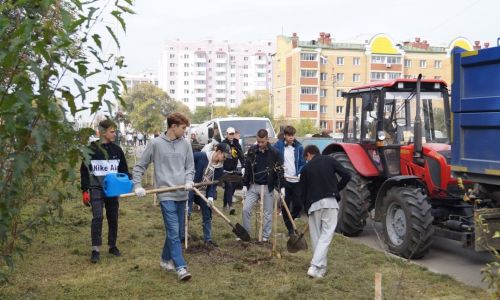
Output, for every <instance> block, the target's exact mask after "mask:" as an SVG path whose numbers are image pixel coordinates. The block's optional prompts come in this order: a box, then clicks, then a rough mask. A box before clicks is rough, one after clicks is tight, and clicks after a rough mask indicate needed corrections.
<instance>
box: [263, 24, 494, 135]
mask: <svg viewBox="0 0 500 300" xmlns="http://www.w3.org/2000/svg"><path fill="white" fill-rule="evenodd" d="M455 46H460V47H462V48H465V49H467V50H472V49H478V48H481V46H480V44H479V42H475V43H474V45H473V44H472V43H471V42H469V41H468V40H467V39H464V38H456V39H454V40H453V41H451V43H449V45H447V46H445V47H435V46H431V45H429V44H428V43H427V41H425V40H421V39H420V38H416V39H415V40H414V41H413V42H409V41H407V42H403V43H395V42H394V40H393V39H391V38H390V37H389V36H387V35H385V34H378V35H375V36H374V37H372V38H371V39H369V40H366V41H365V42H363V43H345V42H336V41H333V40H332V38H331V36H330V34H328V33H323V32H322V33H320V35H319V38H318V39H316V40H312V41H300V40H299V38H298V36H297V34H295V33H294V34H293V35H292V36H291V37H286V36H278V37H277V43H276V47H277V50H276V54H275V55H274V56H273V87H272V96H271V100H272V103H271V106H272V109H273V116H274V118H275V119H281V120H301V119H310V120H313V121H314V122H315V124H316V126H318V127H320V128H322V129H327V130H329V131H333V132H342V129H343V127H344V118H345V114H344V113H345V101H344V100H343V98H342V92H343V91H348V90H349V89H351V88H353V87H355V86H360V85H364V84H368V83H371V82H374V81H385V80H392V79H397V78H416V77H417V76H418V74H420V73H421V74H422V75H423V78H427V79H441V80H444V81H445V82H447V83H448V84H449V83H450V81H451V60H450V52H451V49H453V47H455ZM484 46H485V47H488V46H489V45H488V44H487V43H485V44H484Z"/></svg>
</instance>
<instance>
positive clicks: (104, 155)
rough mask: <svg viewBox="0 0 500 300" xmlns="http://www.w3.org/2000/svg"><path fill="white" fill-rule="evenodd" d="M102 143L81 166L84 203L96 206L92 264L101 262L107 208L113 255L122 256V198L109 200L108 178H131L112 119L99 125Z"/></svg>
mask: <svg viewBox="0 0 500 300" xmlns="http://www.w3.org/2000/svg"><path fill="white" fill-rule="evenodd" d="M99 133H100V141H98V142H93V143H91V144H90V146H89V150H90V157H88V158H87V157H86V158H85V159H84V160H83V162H82V165H81V167H80V175H81V187H82V195H83V204H84V205H86V206H89V205H90V206H91V207H92V216H93V217H92V225H91V227H90V233H91V237H92V254H91V257H90V261H91V262H92V263H97V262H98V261H99V256H100V255H99V247H100V246H101V245H102V237H101V235H102V219H103V208H106V219H107V220H108V229H109V230H108V231H109V232H108V245H109V253H111V254H113V255H115V256H121V253H120V250H118V248H117V247H116V237H117V235H118V206H119V203H118V197H112V198H107V197H105V196H104V192H103V180H104V176H106V175H107V174H109V173H126V174H128V176H129V178H130V177H131V176H130V173H129V172H128V166H127V161H126V160H125V154H124V153H123V151H122V149H121V148H120V146H118V145H116V144H115V143H113V141H114V140H115V138H116V124H115V123H114V122H113V121H111V120H104V121H102V122H100V123H99Z"/></svg>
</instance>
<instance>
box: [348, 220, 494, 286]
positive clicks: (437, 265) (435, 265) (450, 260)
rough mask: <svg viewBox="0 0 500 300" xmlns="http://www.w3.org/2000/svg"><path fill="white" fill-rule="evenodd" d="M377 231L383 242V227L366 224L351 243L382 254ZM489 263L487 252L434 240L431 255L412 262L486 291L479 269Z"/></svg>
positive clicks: (451, 242)
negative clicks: (353, 242)
mask: <svg viewBox="0 0 500 300" xmlns="http://www.w3.org/2000/svg"><path fill="white" fill-rule="evenodd" d="M376 231H377V232H378V233H379V236H380V237H381V238H382V236H383V234H382V225H380V223H375V224H374V223H373V222H372V221H371V220H369V221H368V224H367V225H366V227H365V230H364V231H363V233H362V234H361V235H360V236H358V237H355V238H352V239H353V240H354V241H359V242H361V243H363V244H365V245H367V246H370V247H372V248H375V249H377V250H382V249H383V247H384V244H383V242H381V241H379V239H378V237H377V233H376ZM492 259H493V258H492V256H491V255H490V254H489V253H487V252H475V251H474V250H473V249H471V248H462V247H461V245H460V243H458V242H455V241H452V240H448V239H444V238H435V239H434V243H433V245H432V247H431V250H430V252H429V253H428V254H427V255H426V256H425V257H424V258H422V259H418V260H414V261H413V262H414V263H417V264H419V265H422V266H424V267H426V268H427V269H429V270H430V271H432V272H435V273H442V274H447V275H450V276H452V277H453V278H455V279H456V280H458V281H461V282H464V283H466V284H468V285H472V286H477V287H482V288H486V287H487V284H486V283H484V282H481V278H482V275H481V268H483V267H484V266H485V265H486V263H488V262H491V261H492Z"/></svg>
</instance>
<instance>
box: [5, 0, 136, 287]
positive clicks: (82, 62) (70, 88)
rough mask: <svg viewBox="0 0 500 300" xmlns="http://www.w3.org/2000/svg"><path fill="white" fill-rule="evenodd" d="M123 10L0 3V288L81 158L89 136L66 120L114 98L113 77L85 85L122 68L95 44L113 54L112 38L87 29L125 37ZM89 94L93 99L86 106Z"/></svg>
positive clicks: (126, 10)
mask: <svg viewBox="0 0 500 300" xmlns="http://www.w3.org/2000/svg"><path fill="white" fill-rule="evenodd" d="M131 5H132V0H123V1H122V0H117V1H115V2H108V3H107V4H106V5H103V6H98V5H97V4H96V3H95V1H80V0H44V1H36V0H25V1H15V0H4V1H0V281H1V280H2V279H4V278H5V277H4V276H5V266H8V267H10V268H12V267H13V260H12V256H13V254H15V253H18V252H19V251H20V249H22V245H23V244H19V241H25V242H29V241H30V240H31V236H32V234H33V233H34V232H35V231H36V230H37V229H38V227H39V226H40V225H42V224H47V222H49V221H50V218H48V216H53V215H54V214H53V213H54V212H61V205H60V204H61V201H63V199H68V198H70V197H71V195H70V194H69V193H68V189H67V186H68V185H71V183H74V182H73V181H74V180H75V179H76V178H77V175H76V173H75V169H76V168H75V167H76V166H77V164H78V163H79V162H80V160H81V155H87V156H88V152H87V150H85V149H86V148H85V146H86V144H87V141H88V136H89V135H90V134H91V133H90V132H91V131H90V130H81V131H76V130H75V129H73V128H74V127H73V124H72V123H70V122H69V121H68V119H66V117H67V116H71V117H73V118H74V117H75V115H76V113H77V112H79V111H82V110H86V109H88V110H90V111H91V112H93V113H94V112H96V111H98V110H99V108H100V107H101V105H102V104H103V103H109V101H108V100H109V98H108V97H109V95H111V97H115V98H116V99H119V100H120V99H121V97H120V87H121V84H120V82H119V81H120V79H119V78H118V79H116V78H112V77H110V79H109V80H104V81H101V83H98V84H96V85H90V84H88V82H94V78H95V76H96V75H97V74H99V73H101V72H106V71H109V70H113V69H116V68H121V67H122V66H123V65H124V59H123V57H119V56H115V55H113V54H110V53H107V52H106V51H104V50H103V48H102V44H101V40H102V39H103V38H106V39H110V40H112V41H114V42H115V44H116V46H117V47H118V48H119V41H118V39H117V34H116V33H115V31H114V30H113V29H112V28H111V27H110V26H108V25H105V24H104V23H102V27H103V28H104V29H105V34H106V35H105V36H101V35H100V34H98V33H97V32H96V30H97V28H98V27H99V26H94V25H96V24H97V23H99V22H101V20H103V18H104V17H105V16H109V17H111V18H114V19H115V20H116V21H117V22H118V23H119V24H120V25H121V29H122V30H125V22H124V19H123V16H124V15H126V14H130V13H133V11H132V10H131V9H130V6H131ZM91 91H93V92H96V96H95V97H92V99H89V98H90V96H89V93H90V92H91ZM108 91H110V92H111V93H108ZM80 102H81V103H83V105H79V104H78V103H80ZM66 108H68V111H66ZM28 209H29V211H28Z"/></svg>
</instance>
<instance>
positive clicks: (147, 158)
mask: <svg viewBox="0 0 500 300" xmlns="http://www.w3.org/2000/svg"><path fill="white" fill-rule="evenodd" d="M153 153H154V149H153V143H149V144H148V145H147V146H146V149H144V152H143V153H142V156H141V159H140V160H139V162H138V163H137V165H135V166H134V168H133V169H132V181H133V182H134V188H142V183H141V182H142V176H144V173H145V172H146V170H147V169H148V166H149V164H150V163H151V161H152V160H153Z"/></svg>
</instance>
